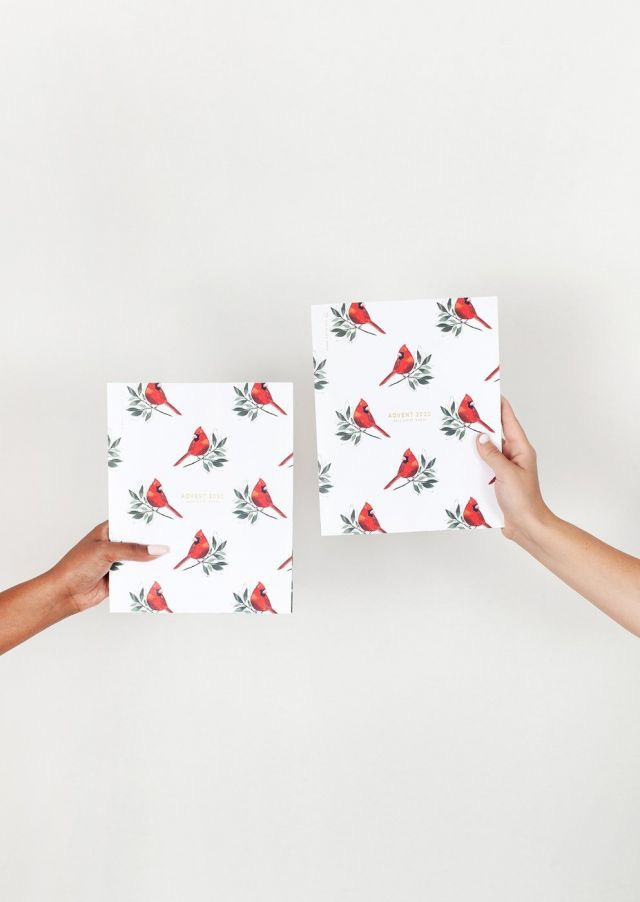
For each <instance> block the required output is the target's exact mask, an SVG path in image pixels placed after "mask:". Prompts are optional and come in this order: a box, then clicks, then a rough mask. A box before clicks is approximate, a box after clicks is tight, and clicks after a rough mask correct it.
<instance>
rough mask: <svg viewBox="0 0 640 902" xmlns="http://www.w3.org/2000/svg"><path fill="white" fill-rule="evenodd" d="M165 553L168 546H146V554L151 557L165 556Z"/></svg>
mask: <svg viewBox="0 0 640 902" xmlns="http://www.w3.org/2000/svg"><path fill="white" fill-rule="evenodd" d="M167 551H169V546H168V545H147V553H148V554H151V555H152V556H153V557H160V555H161V554H166V553H167Z"/></svg>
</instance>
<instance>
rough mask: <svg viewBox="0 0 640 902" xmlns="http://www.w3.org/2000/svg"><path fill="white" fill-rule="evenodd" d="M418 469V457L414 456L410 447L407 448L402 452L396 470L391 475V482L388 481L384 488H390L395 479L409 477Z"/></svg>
mask: <svg viewBox="0 0 640 902" xmlns="http://www.w3.org/2000/svg"><path fill="white" fill-rule="evenodd" d="M419 469H420V464H419V463H418V458H417V457H416V456H415V454H414V453H413V451H412V450H411V448H407V450H406V451H405V452H404V457H403V458H402V463H401V464H400V466H399V467H398V472H397V473H396V475H395V476H394V477H393V479H392V480H391V482H388V483H387V484H386V485H385V489H388V488H390V487H391V486H392V485H393V483H394V482H395V481H396V480H397V479H411V478H412V477H413V476H415V475H416V473H417V472H418V470H419Z"/></svg>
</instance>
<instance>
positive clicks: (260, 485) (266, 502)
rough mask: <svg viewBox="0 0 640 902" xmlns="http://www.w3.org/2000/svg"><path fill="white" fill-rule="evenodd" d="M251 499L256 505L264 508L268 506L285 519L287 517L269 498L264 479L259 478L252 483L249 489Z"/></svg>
mask: <svg viewBox="0 0 640 902" xmlns="http://www.w3.org/2000/svg"><path fill="white" fill-rule="evenodd" d="M251 500H252V501H253V503H254V504H255V506H256V507H260V508H264V507H270V508H271V509H272V510H274V511H275V512H276V514H280V516H281V517H284V518H285V520H286V518H287V515H286V514H283V513H282V511H281V510H280V508H278V507H276V506H275V504H274V503H273V501H272V500H271V495H270V494H269V492H268V491H267V484H266V482H265V481H264V479H259V480H258V481H257V482H256V484H255V485H254V487H253V489H252V491H251Z"/></svg>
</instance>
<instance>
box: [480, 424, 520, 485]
mask: <svg viewBox="0 0 640 902" xmlns="http://www.w3.org/2000/svg"><path fill="white" fill-rule="evenodd" d="M476 448H477V449H478V454H479V455H480V457H481V458H482V459H483V461H484V462H485V463H486V464H487V466H489V467H491V469H492V470H493V472H494V473H495V474H496V476H503V475H506V473H507V472H508V471H509V467H512V466H513V464H512V463H511V461H510V460H507V458H506V457H505V456H504V454H503V453H502V452H501V451H499V450H498V449H497V448H496V446H495V445H494V444H493V442H492V441H491V439H490V438H489V436H488V435H487V433H486V432H483V433H482V435H479V436H478V438H477V439H476Z"/></svg>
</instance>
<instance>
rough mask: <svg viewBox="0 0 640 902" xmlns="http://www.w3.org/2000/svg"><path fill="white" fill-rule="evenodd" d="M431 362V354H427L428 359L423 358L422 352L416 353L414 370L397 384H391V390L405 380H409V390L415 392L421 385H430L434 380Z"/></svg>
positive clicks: (397, 381)
mask: <svg viewBox="0 0 640 902" xmlns="http://www.w3.org/2000/svg"><path fill="white" fill-rule="evenodd" d="M430 361H431V354H427V356H426V357H423V356H422V354H421V353H420V351H416V362H415V363H414V365H413V367H412V369H411V370H409V372H408V373H405V375H404V376H400V378H399V379H396V381H395V382H390V383H389V388H391V386H392V385H400V383H401V382H404V381H405V379H406V380H407V383H408V385H409V388H410V389H412V390H413V391H415V390H416V389H417V388H418V386H419V385H428V384H429V383H430V382H431V380H432V379H433V376H432V375H431V366H430Z"/></svg>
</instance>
